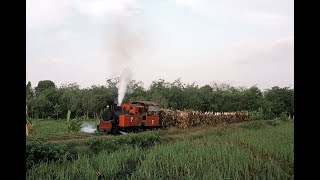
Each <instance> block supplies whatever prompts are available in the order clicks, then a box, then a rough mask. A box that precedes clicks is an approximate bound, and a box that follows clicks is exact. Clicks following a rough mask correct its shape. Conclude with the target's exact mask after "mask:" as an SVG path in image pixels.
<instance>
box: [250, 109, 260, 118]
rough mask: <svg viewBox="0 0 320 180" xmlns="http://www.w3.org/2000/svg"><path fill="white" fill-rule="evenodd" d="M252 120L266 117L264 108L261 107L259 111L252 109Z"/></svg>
mask: <svg viewBox="0 0 320 180" xmlns="http://www.w3.org/2000/svg"><path fill="white" fill-rule="evenodd" d="M249 118H250V120H262V119H264V114H263V111H262V109H261V108H260V109H259V110H258V111H252V112H250V114H249Z"/></svg>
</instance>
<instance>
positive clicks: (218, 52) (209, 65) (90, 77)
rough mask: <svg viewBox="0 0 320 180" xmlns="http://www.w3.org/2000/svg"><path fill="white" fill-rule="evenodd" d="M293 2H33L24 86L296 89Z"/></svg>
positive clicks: (28, 18) (29, 11) (28, 20)
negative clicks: (118, 83) (123, 80)
mask: <svg viewBox="0 0 320 180" xmlns="http://www.w3.org/2000/svg"><path fill="white" fill-rule="evenodd" d="M293 9H294V4H293V1H292V0H277V1H275V0H259V1H256V0H224V1H218V0H68V1H65V0H27V7H26V82H28V81H30V82H31V84H32V86H33V87H35V86H37V84H38V82H39V81H40V80H52V81H53V82H55V84H56V85H57V86H58V87H59V86H61V85H63V84H67V83H72V82H76V83H77V84H79V85H80V87H81V88H86V87H90V86H92V85H106V79H108V78H114V77H118V76H120V75H121V73H122V71H127V70H128V71H130V79H134V80H139V81H142V82H143V83H144V85H145V87H148V86H149V85H150V84H151V82H152V81H154V80H158V79H164V80H166V81H169V82H173V81H174V80H176V79H178V78H180V79H181V81H182V82H184V83H193V82H195V83H196V84H198V85H200V86H202V85H205V84H209V85H210V84H211V83H213V82H218V83H229V84H231V85H233V86H245V87H251V86H257V87H259V88H261V89H268V88H271V87H273V86H280V87H291V88H293V87H294V10H293Z"/></svg>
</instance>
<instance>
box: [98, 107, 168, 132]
mask: <svg viewBox="0 0 320 180" xmlns="http://www.w3.org/2000/svg"><path fill="white" fill-rule="evenodd" d="M160 110H161V107H160V105H159V104H157V103H155V102H151V101H133V102H131V103H129V104H121V105H120V106H118V105H117V104H116V103H114V102H110V101H109V102H108V105H107V108H106V109H105V110H104V111H103V113H102V114H101V116H100V123H99V124H98V125H97V131H98V132H106V133H111V134H119V132H120V131H122V132H139V131H145V130H149V129H159V128H163V127H162V126H161V123H160V119H159V111H160Z"/></svg>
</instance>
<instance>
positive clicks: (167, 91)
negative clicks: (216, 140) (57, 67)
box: [26, 79, 294, 120]
mask: <svg viewBox="0 0 320 180" xmlns="http://www.w3.org/2000/svg"><path fill="white" fill-rule="evenodd" d="M117 83H118V79H111V80H108V81H107V84H106V86H92V87H90V88H84V89H80V86H79V85H77V84H76V83H71V84H66V85H63V86H61V87H56V85H55V84H54V82H52V81H50V80H43V81H39V83H38V85H37V86H36V87H35V88H32V86H31V83H30V82H28V84H27V85H26V93H27V94H26V97H27V104H28V109H29V110H28V113H29V114H28V115H29V117H30V118H32V119H43V118H48V119H50V118H55V119H59V118H60V119H61V118H63V119H65V115H66V114H67V112H68V110H70V111H71V115H70V118H71V119H79V118H82V119H88V118H93V119H97V118H98V117H99V115H100V113H101V111H103V109H104V108H106V105H107V104H106V103H107V100H108V99H109V100H115V99H117V96H118V95H117V91H118V90H117V86H116V85H117ZM127 92H128V93H127V94H126V95H125V97H124V103H128V102H130V101H133V100H150V101H155V102H157V103H159V104H160V105H161V106H162V107H164V108H172V109H180V110H182V109H193V110H198V111H214V112H227V111H237V110H247V111H250V112H252V113H251V115H252V119H253V120H257V119H273V118H275V117H279V116H280V115H281V114H282V113H285V116H286V117H287V116H288V114H290V115H293V114H294V107H293V103H294V99H293V95H294V90H293V89H290V88H288V87H284V88H280V87H277V86H275V87H272V88H270V89H267V90H265V91H261V90H260V89H259V88H257V87H255V86H253V87H250V88H243V87H232V86H231V85H228V84H223V83H222V84H216V83H212V84H211V85H204V86H202V87H200V86H198V85H196V84H195V83H192V84H184V83H182V82H181V80H180V79H178V80H176V81H174V82H172V83H170V82H166V81H165V80H163V79H159V80H157V81H153V83H152V84H151V85H150V87H148V88H147V89H145V88H144V86H143V83H142V82H139V81H134V80H133V81H131V82H130V84H129V86H128V91H127Z"/></svg>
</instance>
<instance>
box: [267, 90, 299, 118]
mask: <svg viewBox="0 0 320 180" xmlns="http://www.w3.org/2000/svg"><path fill="white" fill-rule="evenodd" d="M264 97H265V100H266V101H267V102H268V106H269V108H270V109H271V111H272V112H273V113H274V114H275V115H276V116H279V115H280V114H281V113H283V112H286V113H289V114H291V115H292V114H293V113H294V109H293V107H294V91H293V89H289V87H284V88H280V87H278V86H275V87H272V88H271V89H268V90H267V91H266V92H265V93H264Z"/></svg>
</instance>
